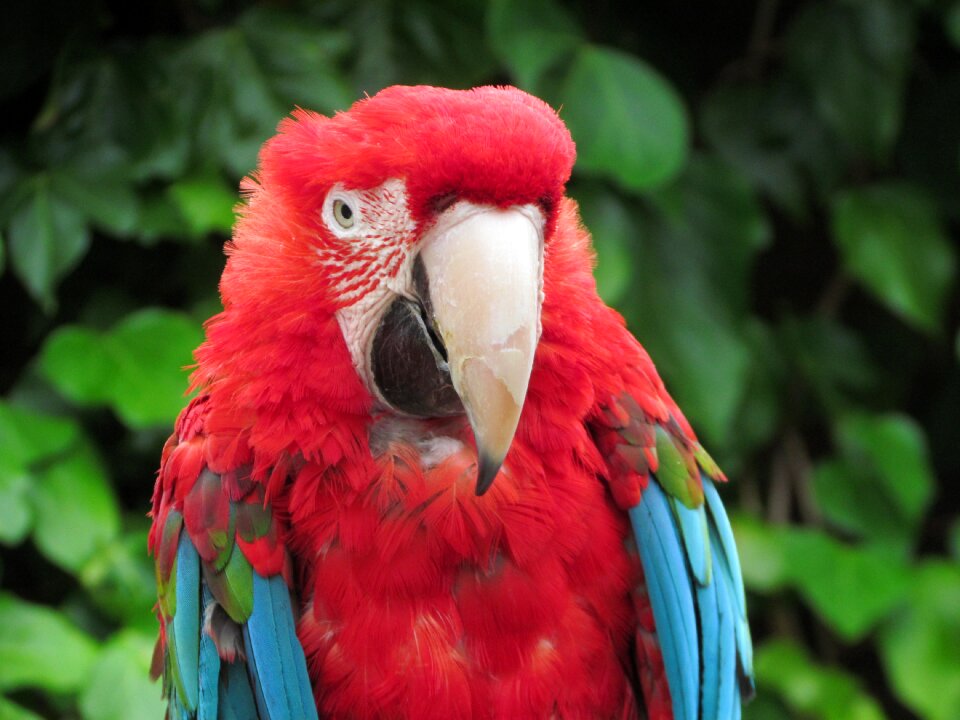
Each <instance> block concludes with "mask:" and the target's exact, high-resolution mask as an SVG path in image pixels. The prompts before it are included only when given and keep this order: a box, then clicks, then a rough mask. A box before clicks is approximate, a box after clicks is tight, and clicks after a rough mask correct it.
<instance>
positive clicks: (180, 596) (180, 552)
mask: <svg viewBox="0 0 960 720" xmlns="http://www.w3.org/2000/svg"><path fill="white" fill-rule="evenodd" d="M176 573H177V578H176V582H177V586H176V598H177V611H176V613H174V616H173V628H172V629H173V633H172V637H171V638H170V639H169V643H170V650H171V660H172V662H175V663H176V664H177V668H176V669H177V672H178V673H179V677H180V681H181V684H180V685H179V686H177V690H178V691H179V692H180V693H182V694H180V696H179V697H178V700H179V704H180V705H181V706H182V707H183V709H184V710H185V711H188V712H192V711H194V710H195V709H196V707H197V695H198V682H199V662H200V618H201V615H202V611H201V609H200V556H199V555H198V554H197V549H196V548H195V547H194V546H193V543H192V542H190V538H189V536H188V535H187V533H186V532H181V534H180V542H179V543H178V544H177V564H176Z"/></svg>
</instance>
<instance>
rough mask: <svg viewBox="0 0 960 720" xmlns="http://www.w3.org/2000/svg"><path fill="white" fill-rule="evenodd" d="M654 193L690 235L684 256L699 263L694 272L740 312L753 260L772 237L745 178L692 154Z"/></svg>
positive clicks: (673, 220)
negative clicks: (682, 168) (671, 179)
mask: <svg viewBox="0 0 960 720" xmlns="http://www.w3.org/2000/svg"><path fill="white" fill-rule="evenodd" d="M652 198H653V200H654V202H655V204H656V205H657V207H658V208H659V209H660V210H661V211H662V212H663V214H664V215H665V216H666V218H667V219H668V221H669V223H670V224H671V226H672V227H674V228H676V232H678V233H682V234H684V235H687V236H689V237H688V238H687V239H686V242H685V243H684V245H685V248H686V253H685V255H686V256H687V257H686V261H687V262H689V263H692V264H694V265H696V266H698V270H699V273H698V274H699V275H700V276H701V277H702V278H703V279H704V280H705V281H706V282H707V283H708V284H709V285H711V286H713V287H714V288H715V289H716V292H717V294H718V295H721V296H723V297H725V298H726V299H727V300H728V301H729V303H730V306H731V307H732V308H733V309H735V310H736V311H737V312H738V314H740V313H743V312H744V311H745V310H746V303H747V300H748V297H747V288H748V280H749V277H750V270H751V268H752V265H753V259H754V257H755V256H756V255H757V253H758V252H759V251H760V250H761V249H763V248H764V247H766V246H767V245H768V244H769V242H770V236H771V230H770V224H769V222H768V221H767V217H766V215H765V213H764V211H763V208H762V207H761V206H760V203H759V202H758V201H757V198H756V196H755V195H754V194H753V191H752V190H751V188H750V186H749V185H748V184H747V182H746V181H745V180H744V179H743V177H742V176H741V175H740V174H739V173H738V172H737V171H735V170H733V169H732V168H731V167H729V166H727V165H725V164H724V163H722V162H720V161H718V160H716V159H714V158H710V157H706V156H703V155H694V156H693V157H692V158H691V159H690V162H689V163H688V164H687V167H686V169H685V171H684V173H683V175H682V176H681V177H680V178H679V179H678V180H677V182H675V183H672V184H671V185H669V186H667V187H665V188H662V189H660V190H657V191H655V192H654V193H653V194H652ZM694 253H698V254H699V257H698V256H697V255H695V254H694Z"/></svg>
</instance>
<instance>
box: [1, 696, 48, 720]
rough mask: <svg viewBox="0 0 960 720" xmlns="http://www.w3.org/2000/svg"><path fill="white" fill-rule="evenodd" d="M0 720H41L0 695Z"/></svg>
mask: <svg viewBox="0 0 960 720" xmlns="http://www.w3.org/2000/svg"><path fill="white" fill-rule="evenodd" d="M0 720H41V718H40V716H39V715H37V714H35V713H32V712H30V711H29V710H27V709H26V708H23V707H20V706H19V705H17V704H16V703H14V702H11V701H10V700H7V699H6V698H5V697H3V696H2V695H0Z"/></svg>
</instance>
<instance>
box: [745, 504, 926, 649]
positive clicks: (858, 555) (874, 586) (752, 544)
mask: <svg viewBox="0 0 960 720" xmlns="http://www.w3.org/2000/svg"><path fill="white" fill-rule="evenodd" d="M734 530H735V533H736V537H737V547H738V548H739V549H740V558H741V565H742V566H743V575H744V581H745V582H746V584H747V586H748V587H749V588H751V589H754V590H757V591H760V592H769V591H771V590H777V589H779V588H781V587H784V586H788V587H792V588H794V589H796V590H797V591H798V592H799V593H800V594H801V595H802V596H803V597H804V598H805V600H806V601H807V602H808V603H809V604H810V606H811V607H812V608H813V609H814V610H815V611H816V612H817V614H818V615H819V616H820V617H821V618H822V619H823V620H824V621H825V622H826V623H827V624H828V625H830V627H832V628H833V629H834V630H835V631H836V632H837V633H838V634H839V635H840V636H841V637H843V638H844V639H846V640H848V641H856V640H859V639H860V638H862V637H863V636H864V635H865V634H866V633H867V631H869V630H870V628H872V627H873V626H874V625H876V623H877V622H878V621H880V620H881V619H883V618H884V617H886V616H888V615H889V614H890V613H891V612H892V611H893V610H894V609H895V608H897V607H899V606H900V605H901V604H902V603H903V602H904V600H905V595H906V593H907V590H908V588H909V585H910V575H909V573H908V572H907V568H906V566H905V565H904V564H903V561H902V560H899V559H897V558H896V556H891V555H890V554H889V553H887V552H886V551H884V550H882V549H879V548H874V547H872V546H869V545H860V546H847V545H843V544H841V543H840V542H838V541H836V540H834V539H832V538H830V537H829V536H827V535H825V534H823V533H822V532H819V531H817V530H808V529H800V528H794V527H786V526H769V525H763V524H761V523H760V522H759V521H757V520H753V519H748V518H746V517H743V516H740V517H737V518H736V522H735V523H734Z"/></svg>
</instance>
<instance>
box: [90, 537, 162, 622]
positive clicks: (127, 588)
mask: <svg viewBox="0 0 960 720" xmlns="http://www.w3.org/2000/svg"><path fill="white" fill-rule="evenodd" d="M80 580H81V582H82V583H83V585H84V587H85V588H86V589H87V590H88V591H89V592H90V594H91V596H92V597H93V599H94V602H96V604H97V606H98V607H99V608H101V609H102V610H104V611H105V612H107V613H109V614H110V615H111V616H112V617H114V618H117V619H118V620H121V621H123V622H124V623H125V624H126V625H127V626H133V627H137V628H140V629H143V630H145V631H148V632H153V633H155V631H156V625H157V620H156V617H155V616H154V614H153V613H152V612H151V609H152V607H153V604H154V603H155V602H156V599H157V595H156V584H155V579H154V570H153V561H152V560H151V559H150V557H149V556H148V555H147V532H146V530H144V531H140V532H134V533H128V534H126V535H124V536H122V537H118V538H115V539H114V540H113V541H112V542H110V543H109V544H108V545H105V546H104V547H102V548H101V549H100V551H99V552H97V553H96V554H95V555H93V556H92V557H91V558H90V559H89V561H88V562H87V563H86V564H85V565H84V567H83V570H82V572H81V575H80Z"/></svg>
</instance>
